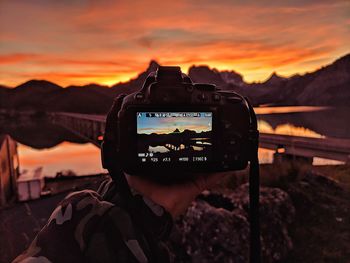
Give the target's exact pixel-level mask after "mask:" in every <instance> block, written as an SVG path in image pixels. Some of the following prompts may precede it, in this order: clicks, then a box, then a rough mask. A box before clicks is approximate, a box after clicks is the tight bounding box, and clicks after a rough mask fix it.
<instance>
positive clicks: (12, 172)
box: [0, 135, 19, 206]
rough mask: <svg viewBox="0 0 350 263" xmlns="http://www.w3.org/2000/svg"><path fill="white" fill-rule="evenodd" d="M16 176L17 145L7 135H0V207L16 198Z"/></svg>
mask: <svg viewBox="0 0 350 263" xmlns="http://www.w3.org/2000/svg"><path fill="white" fill-rule="evenodd" d="M18 176H19V160H18V154H17V143H16V141H15V140H13V139H12V138H11V137H10V136H8V135H0V206H4V205H6V204H8V203H9V202H10V201H11V200H12V199H14V197H15V196H16V192H17V183H16V181H17V178H18Z"/></svg>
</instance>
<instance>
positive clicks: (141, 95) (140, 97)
mask: <svg viewBox="0 0 350 263" xmlns="http://www.w3.org/2000/svg"><path fill="white" fill-rule="evenodd" d="M143 98H144V96H143V94H142V93H136V95H135V99H137V100H142V99H143Z"/></svg>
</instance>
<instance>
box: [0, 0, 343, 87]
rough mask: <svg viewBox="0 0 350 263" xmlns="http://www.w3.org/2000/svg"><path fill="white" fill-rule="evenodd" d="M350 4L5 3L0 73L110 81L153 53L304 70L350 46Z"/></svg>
mask: <svg viewBox="0 0 350 263" xmlns="http://www.w3.org/2000/svg"><path fill="white" fill-rule="evenodd" d="M199 6H200V8H199ZM349 8H350V3H349V2H348V1H341V0H336V1H332V2H329V1H324V0H319V1H313V0H311V1H297V2H295V1H291V0H290V1H289V0H286V1H278V2H276V1H272V0H266V1H258V2H256V1H249V0H248V1H244V2H243V1H235V0H232V1H226V0H218V1H216V2H215V3H214V2H212V1H209V0H201V1H200V2H191V1H186V0H179V1H176V2H173V1H172V2H170V1H166V0H162V1H160V0H152V1H146V0H141V1H102V2H101V1H100V2H91V1H86V2H85V1H73V2H69V3H68V2H61V1H52V0H48V1H45V2H44V3H41V4H40V5H39V4H38V3H34V2H30V1H23V2H15V1H8V2H5V1H4V2H1V3H0V10H2V11H1V15H0V25H1V26H0V40H1V41H2V45H1V50H0V54H2V55H1V56H0V78H1V81H2V82H3V84H7V85H9V84H11V85H15V84H18V83H20V82H23V81H26V80H28V78H29V79H30V78H36V77H43V78H49V79H48V80H52V81H57V82H58V84H61V85H69V84H86V83H89V82H99V83H103V84H109V85H110V84H113V83H116V82H118V81H124V80H127V79H128V78H130V77H134V76H136V75H137V74H138V73H139V72H140V71H142V70H144V69H145V68H146V67H147V64H148V63H149V61H150V60H151V59H157V60H158V61H159V62H160V63H162V64H178V65H180V66H181V67H182V68H183V70H185V71H186V70H187V69H188V68H189V67H190V66H191V65H193V64H209V65H210V66H211V67H216V68H218V69H233V70H235V71H238V72H240V73H242V74H243V76H244V77H245V80H247V81H261V80H264V79H266V78H267V77H268V76H269V75H270V74H271V72H272V71H277V72H278V73H280V74H284V75H291V74H294V73H303V72H305V71H312V70H315V69H316V68H319V67H320V66H321V65H322V64H326V63H330V62H331V61H333V60H335V59H336V58H337V57H339V56H341V55H344V54H345V53H347V52H349V48H348V47H349V46H350V37H349V36H350V34H349V33H350V32H349V28H348V24H349V18H348V13H347V12H346V10H349ZM103 71H105V72H103ZM25 78H27V79H25Z"/></svg>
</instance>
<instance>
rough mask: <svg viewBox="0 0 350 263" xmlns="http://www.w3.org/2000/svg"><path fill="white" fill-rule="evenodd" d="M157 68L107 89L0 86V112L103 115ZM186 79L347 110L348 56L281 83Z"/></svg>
mask: <svg viewBox="0 0 350 263" xmlns="http://www.w3.org/2000/svg"><path fill="white" fill-rule="evenodd" d="M157 66H158V64H157V62H155V61H151V62H150V65H149V67H148V68H147V69H146V71H144V72H142V73H140V74H139V75H138V76H137V77H136V78H134V79H131V80H130V81H128V82H124V83H118V84H115V85H113V86H112V87H107V86H102V85H98V84H89V85H84V86H68V87H65V88H63V87H61V86H59V85H56V84H55V83H52V82H49V81H45V80H30V81H27V82H25V83H23V84H21V85H19V86H17V87H14V88H8V87H5V86H1V85H0V109H14V110H39V111H66V112H79V113H96V114H105V113H106V112H108V110H109V108H110V106H111V105H112V102H113V99H114V97H115V96H117V95H119V94H122V93H124V94H129V93H132V92H134V91H136V90H138V89H140V88H141V86H142V84H143V81H144V80H145V78H146V77H147V75H148V74H149V73H150V72H151V71H154V70H156V68H157ZM189 75H190V77H191V78H192V80H193V81H194V82H202V83H213V84H216V85H218V86H219V87H221V88H222V89H228V90H233V91H236V92H238V93H240V94H242V95H244V96H247V97H248V98H249V99H250V100H251V101H252V102H253V104H254V105H262V104H264V105H266V104H269V105H322V106H333V105H337V106H350V54H347V55H345V56H343V57H341V58H339V59H338V60H336V61H335V62H333V63H332V64H330V65H327V66H324V67H322V68H321V69H319V70H316V71H314V72H311V73H307V74H304V75H295V76H292V77H290V78H284V77H281V76H279V75H278V74H277V73H275V72H274V73H272V74H271V76H270V78H269V79H268V80H266V81H265V82H261V83H246V82H245V81H244V79H243V77H242V75H240V74H239V73H237V72H235V71H219V70H216V69H211V68H210V67H209V66H192V67H191V68H190V69H189Z"/></svg>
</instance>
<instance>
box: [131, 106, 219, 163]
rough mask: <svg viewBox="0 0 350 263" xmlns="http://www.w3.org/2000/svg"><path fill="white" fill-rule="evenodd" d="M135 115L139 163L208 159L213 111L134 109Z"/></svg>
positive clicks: (210, 151)
mask: <svg viewBox="0 0 350 263" xmlns="http://www.w3.org/2000/svg"><path fill="white" fill-rule="evenodd" d="M136 115H137V116H136V118H137V156H138V159H139V161H140V162H143V163H149V162H152V163H166V162H169V163H174V162H178V163H179V162H182V163H186V162H198V163H200V162H208V161H210V160H211V158H212V132H213V131H212V125H213V113H212V112H137V113H136Z"/></svg>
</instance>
